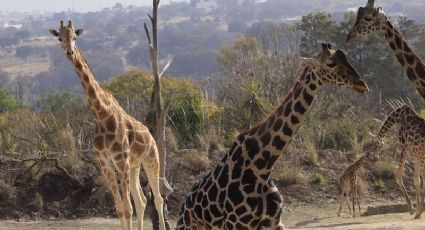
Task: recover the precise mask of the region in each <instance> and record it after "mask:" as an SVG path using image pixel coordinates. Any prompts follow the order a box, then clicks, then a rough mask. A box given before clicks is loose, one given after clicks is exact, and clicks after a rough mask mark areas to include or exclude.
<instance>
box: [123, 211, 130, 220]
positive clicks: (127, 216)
mask: <svg viewBox="0 0 425 230" xmlns="http://www.w3.org/2000/svg"><path fill="white" fill-rule="evenodd" d="M124 217H125V218H126V219H130V218H131V213H130V211H128V210H126V211H125V214H124Z"/></svg>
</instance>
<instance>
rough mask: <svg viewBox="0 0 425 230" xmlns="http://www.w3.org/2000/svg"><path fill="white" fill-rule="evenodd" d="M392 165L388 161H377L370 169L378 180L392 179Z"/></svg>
mask: <svg viewBox="0 0 425 230" xmlns="http://www.w3.org/2000/svg"><path fill="white" fill-rule="evenodd" d="M394 170H395V167H394V163H393V162H390V161H379V162H377V163H376V164H375V166H374V167H373V168H372V171H373V174H374V175H375V176H376V177H378V178H379V179H386V180H389V179H393V178H394Z"/></svg>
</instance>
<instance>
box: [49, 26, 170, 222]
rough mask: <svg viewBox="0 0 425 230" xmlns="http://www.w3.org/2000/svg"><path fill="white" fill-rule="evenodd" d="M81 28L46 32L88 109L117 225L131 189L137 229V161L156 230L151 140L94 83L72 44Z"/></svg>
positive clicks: (125, 214) (142, 203) (128, 211)
mask: <svg viewBox="0 0 425 230" xmlns="http://www.w3.org/2000/svg"><path fill="white" fill-rule="evenodd" d="M82 32H83V30H81V29H79V30H74V27H73V26H72V22H71V21H69V23H68V26H64V25H63V21H61V24H60V28H59V31H57V30H50V33H51V34H52V35H53V36H55V37H57V38H58V40H59V42H60V44H61V47H62V49H63V50H64V51H65V52H66V56H67V58H68V60H69V61H70V62H71V63H72V65H73V67H74V70H75V72H76V73H77V75H78V77H79V78H80V81H81V84H82V86H83V88H84V93H85V94H86V96H87V99H88V102H89V105H90V109H91V111H92V112H93V114H94V116H95V121H96V132H95V137H94V140H93V146H94V149H95V150H96V155H95V159H96V161H97V162H98V163H99V166H100V169H101V171H102V173H103V175H104V177H105V178H106V182H107V184H108V187H109V189H110V190H111V192H112V195H113V197H114V201H115V209H116V211H117V215H118V218H119V219H120V222H121V228H122V229H123V230H129V229H132V225H131V217H132V215H133V209H132V206H131V202H130V192H131V195H132V196H133V200H134V203H135V206H136V210H137V229H139V230H140V229H143V214H144V210H145V207H146V198H145V196H144V195H143V191H142V188H141V186H140V179H139V173H140V166H141V165H143V168H144V169H145V171H146V175H147V177H148V180H149V184H150V186H151V189H152V192H153V194H154V197H155V207H156V209H157V210H158V214H159V220H160V226H161V229H165V226H164V225H165V224H164V216H163V208H162V207H163V199H162V197H161V194H160V191H159V190H160V187H159V186H160V178H159V156H158V149H157V147H156V144H155V140H154V138H153V137H152V135H151V134H150V133H149V130H148V128H147V127H146V126H144V125H143V124H142V123H141V122H139V121H137V120H136V119H134V118H132V117H131V116H129V115H128V114H127V113H126V112H125V111H124V109H123V108H122V107H121V106H120V105H119V104H118V102H117V101H116V100H115V98H114V97H113V96H112V94H111V93H109V92H108V91H105V90H104V89H102V87H101V86H100V84H99V83H98V82H97V80H96V78H95V77H94V74H93V73H92V71H91V70H90V66H89V65H88V63H87V62H86V60H85V59H84V57H83V56H82V54H81V52H80V50H79V49H78V48H77V47H76V46H75V41H76V40H77V36H79V35H81V33H82ZM115 170H116V171H117V172H118V176H119V181H120V187H121V194H122V195H120V191H119V189H118V183H117V179H116V175H115Z"/></svg>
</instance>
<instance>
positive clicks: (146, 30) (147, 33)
mask: <svg viewBox="0 0 425 230" xmlns="http://www.w3.org/2000/svg"><path fill="white" fill-rule="evenodd" d="M148 15H149V14H148ZM144 27H145V32H146V36H147V37H148V42H149V48H150V47H151V44H152V42H151V35H150V34H149V29H148V26H147V25H146V23H144Z"/></svg>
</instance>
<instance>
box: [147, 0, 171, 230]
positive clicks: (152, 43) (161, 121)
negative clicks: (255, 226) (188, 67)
mask: <svg viewBox="0 0 425 230" xmlns="http://www.w3.org/2000/svg"><path fill="white" fill-rule="evenodd" d="M159 1H160V0H152V2H153V3H152V15H149V14H148V16H149V18H150V21H151V24H152V28H151V29H152V37H151V36H150V34H149V29H148V27H147V25H146V23H145V24H144V28H145V31H146V36H147V38H148V42H149V51H150V57H151V63H152V74H153V77H154V86H153V95H152V99H153V105H154V107H155V112H156V116H155V118H156V145H157V147H158V153H159V164H160V177H161V178H165V167H166V155H167V153H166V146H165V141H166V140H165V125H166V120H165V119H166V113H167V109H164V106H163V102H162V96H161V77H162V75H163V74H164V73H165V71H166V70H167V68H168V67H169V66H170V64H171V61H170V62H169V63H168V64H167V65H166V66H165V67H164V69H163V70H162V72H161V73H160V72H159V68H158V5H159ZM160 181H161V182H163V181H162V180H160ZM167 185H168V183H167ZM161 188H165V187H164V186H161ZM164 193H165V194H168V192H167V191H161V195H163V196H164V198H165V199H164V201H165V202H166V201H167V197H166V195H164ZM165 202H164V218H165V224H166V228H167V229H170V226H169V223H168V220H167V215H166V214H167V213H168V211H167V204H166V203H165ZM152 207H153V209H154V210H155V206H154V205H152ZM154 212H155V214H156V213H157V212H156V210H155V211H154ZM155 217H156V218H155ZM152 223H153V225H154V229H156V227H159V226H158V216H157V215H153V219H152ZM158 229H159V228H158Z"/></svg>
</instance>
